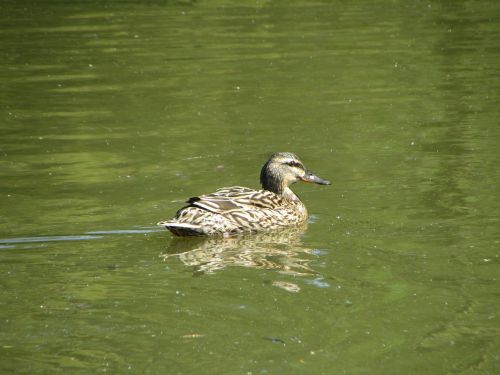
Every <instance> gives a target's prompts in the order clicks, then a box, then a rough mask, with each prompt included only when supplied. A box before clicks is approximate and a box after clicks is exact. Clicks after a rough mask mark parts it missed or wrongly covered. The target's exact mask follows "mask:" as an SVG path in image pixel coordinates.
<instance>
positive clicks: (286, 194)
mask: <svg viewBox="0 0 500 375" xmlns="http://www.w3.org/2000/svg"><path fill="white" fill-rule="evenodd" d="M264 182H269V181H264ZM264 182H263V183H262V188H263V189H264V190H269V191H272V192H273V193H275V194H277V195H280V196H282V197H283V198H284V199H286V200H287V201H290V202H300V199H299V197H298V196H297V195H296V194H295V193H294V192H293V191H292V189H290V188H289V187H288V186H287V185H286V184H284V183H282V181H277V180H274V181H273V182H274V183H264Z"/></svg>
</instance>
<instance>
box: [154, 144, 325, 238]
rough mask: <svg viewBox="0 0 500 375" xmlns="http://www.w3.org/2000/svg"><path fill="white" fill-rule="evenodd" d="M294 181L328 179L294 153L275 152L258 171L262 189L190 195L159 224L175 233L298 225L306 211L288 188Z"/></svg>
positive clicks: (227, 232)
mask: <svg viewBox="0 0 500 375" xmlns="http://www.w3.org/2000/svg"><path fill="white" fill-rule="evenodd" d="M297 181H305V182H312V183H315V184H320V185H330V181H327V180H323V179H322V178H319V177H318V176H315V175H314V174H312V173H311V172H309V171H308V170H307V169H306V168H305V167H304V164H302V162H301V161H300V160H299V158H298V157H297V156H296V155H295V154H292V153H290V152H277V153H275V154H273V155H271V157H270V159H269V160H268V161H267V163H266V164H264V166H263V167H262V170H261V172H260V183H261V184H262V188H263V189H264V190H253V189H249V188H246V187H241V186H233V187H225V188H220V189H218V190H217V191H215V193H212V194H208V195H201V196H199V197H193V198H190V199H189V200H188V201H187V202H186V203H188V205H187V206H185V207H183V208H181V209H180V210H179V211H177V214H176V215H175V217H174V218H173V219H171V220H167V221H160V222H159V223H158V225H161V226H164V227H165V228H167V229H168V230H169V231H170V232H172V233H173V234H174V235H176V236H213V235H226V236H227V235H231V234H237V233H242V232H255V231H262V230H273V229H278V228H283V227H285V226H289V225H295V224H300V223H303V222H304V221H305V220H306V219H307V210H306V207H305V206H304V203H302V202H301V201H300V199H299V197H298V196H297V195H295V193H294V192H293V191H292V190H291V189H290V187H289V186H290V185H291V184H293V183H295V182H297Z"/></svg>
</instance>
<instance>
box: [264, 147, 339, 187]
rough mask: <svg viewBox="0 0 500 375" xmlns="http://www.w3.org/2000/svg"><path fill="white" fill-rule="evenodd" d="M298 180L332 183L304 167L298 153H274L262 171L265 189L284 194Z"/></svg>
mask: <svg viewBox="0 0 500 375" xmlns="http://www.w3.org/2000/svg"><path fill="white" fill-rule="evenodd" d="M297 181H304V182H311V183H314V184H319V185H330V184H331V183H330V181H328V180H323V179H322V178H320V177H318V176H316V175H314V174H313V173H311V172H310V171H308V170H307V168H306V167H304V164H302V162H301V161H300V159H299V158H298V157H297V155H295V154H292V153H291V152H276V153H275V154H272V155H271V157H270V158H269V160H268V161H267V163H266V164H264V166H263V167H262V170H261V172H260V183H261V184H262V187H263V188H264V189H265V190H269V191H272V192H274V193H276V194H283V192H284V190H285V189H286V188H288V186H290V185H291V184H293V183H295V182H297Z"/></svg>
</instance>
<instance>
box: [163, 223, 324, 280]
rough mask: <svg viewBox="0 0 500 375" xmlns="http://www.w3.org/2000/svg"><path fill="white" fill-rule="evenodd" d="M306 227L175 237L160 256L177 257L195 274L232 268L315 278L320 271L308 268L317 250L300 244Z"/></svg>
mask: <svg viewBox="0 0 500 375" xmlns="http://www.w3.org/2000/svg"><path fill="white" fill-rule="evenodd" d="M306 228H307V226H301V227H294V228H286V229H283V230H281V231H278V232H272V233H254V234H248V235H242V236H237V237H214V238H199V237H197V238H178V237H174V238H173V239H172V241H171V242H170V243H169V245H168V247H167V248H166V249H165V251H164V252H163V253H162V254H160V257H161V258H163V260H165V261H169V260H170V258H174V257H175V258H178V259H179V260H180V261H181V262H182V263H183V264H184V265H186V266H190V267H194V271H193V272H194V274H195V275H200V274H210V273H214V272H216V271H220V270H223V269H224V268H226V267H231V266H238V267H250V268H256V269H266V270H276V271H278V272H280V273H284V274H288V275H294V276H305V275H315V274H317V272H316V271H314V270H313V269H311V268H310V267H309V261H310V259H309V257H310V255H311V254H313V253H314V249H310V248H307V247H305V246H304V245H303V243H302V241H301V235H302V234H304V232H305V230H306Z"/></svg>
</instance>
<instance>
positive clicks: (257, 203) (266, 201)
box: [187, 186, 282, 214]
mask: <svg viewBox="0 0 500 375" xmlns="http://www.w3.org/2000/svg"><path fill="white" fill-rule="evenodd" d="M187 203H188V204H189V206H188V207H199V208H202V209H204V210H207V211H210V212H214V213H219V214H227V213H230V212H234V211H241V210H243V211H248V210H258V209H275V208H277V207H279V206H280V204H282V198H281V197H280V196H279V195H277V194H274V193H273V192H270V191H267V190H253V189H249V188H246V187H241V186H232V187H224V188H220V189H218V190H216V191H215V192H214V193H212V194H207V195H201V196H199V197H192V198H189V200H188V201H187Z"/></svg>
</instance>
